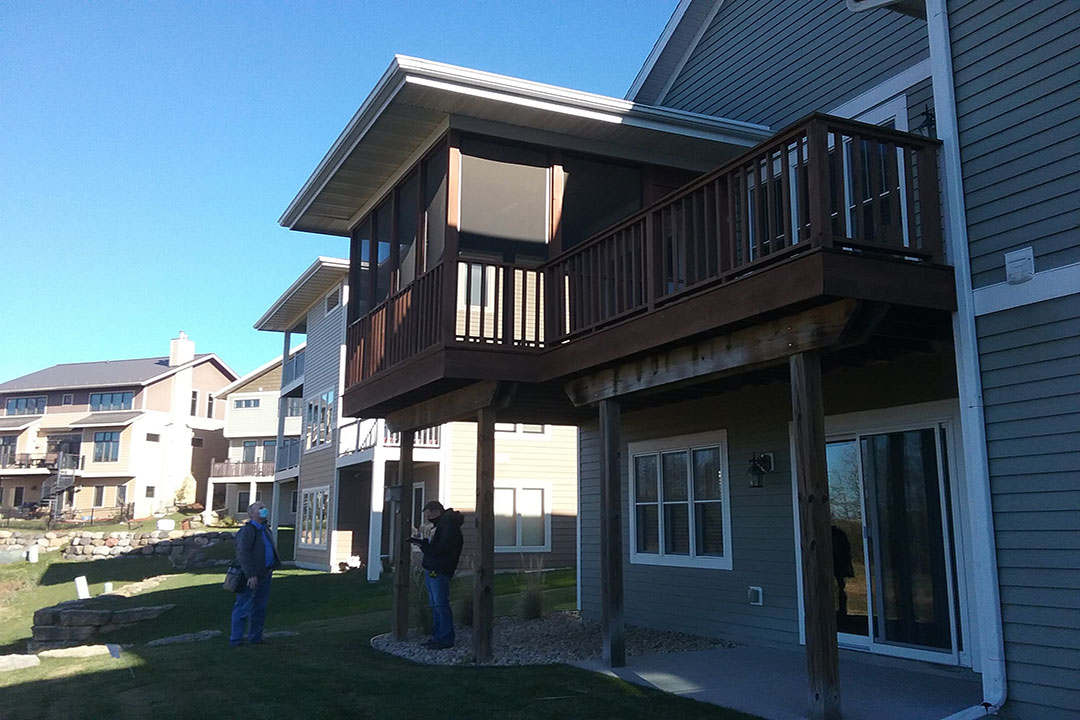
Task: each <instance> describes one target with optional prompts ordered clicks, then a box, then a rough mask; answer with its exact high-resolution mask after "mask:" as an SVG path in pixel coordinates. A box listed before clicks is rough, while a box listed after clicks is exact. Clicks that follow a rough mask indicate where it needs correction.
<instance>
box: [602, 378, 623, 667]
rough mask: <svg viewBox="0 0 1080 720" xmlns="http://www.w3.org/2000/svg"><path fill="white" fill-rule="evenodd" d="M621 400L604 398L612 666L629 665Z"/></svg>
mask: <svg viewBox="0 0 1080 720" xmlns="http://www.w3.org/2000/svg"><path fill="white" fill-rule="evenodd" d="M621 442H622V440H621V437H620V433H619V403H618V401H617V400H610V399H609V400H601V401H600V445H601V452H600V605H601V608H602V612H603V643H604V645H603V657H604V662H606V663H607V664H608V666H610V667H623V666H624V665H626V636H625V631H624V627H623V567H622V563H623V556H622V481H621V480H622V479H621V476H620V472H619V445H620V444H621Z"/></svg>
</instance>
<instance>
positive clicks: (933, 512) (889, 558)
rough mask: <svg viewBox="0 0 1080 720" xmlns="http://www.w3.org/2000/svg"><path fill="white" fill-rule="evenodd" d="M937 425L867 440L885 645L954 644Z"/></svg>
mask: <svg viewBox="0 0 1080 720" xmlns="http://www.w3.org/2000/svg"><path fill="white" fill-rule="evenodd" d="M935 436H936V433H935V431H934V430H933V429H931V428H927V429H922V430H910V431H905V432H896V433H888V434H882V435H872V436H868V437H864V438H863V439H862V443H861V445H862V447H861V450H862V462H863V476H864V482H865V483H866V485H867V491H868V493H869V494H870V497H869V498H868V503H872V504H873V508H874V513H873V515H872V517H871V522H872V524H873V525H875V526H876V527H872V528H871V531H872V532H874V534H875V537H876V540H877V545H878V547H877V548H876V550H875V551H874V553H873V554H872V556H871V558H870V561H871V577H872V578H874V587H873V593H876V596H877V599H876V600H874V601H873V604H874V637H875V640H876V641H878V642H884V643H892V644H901V645H914V646H924V647H937V648H942V649H946V650H949V649H951V648H952V635H951V627H950V621H949V594H948V576H947V572H948V571H947V558H946V551H945V543H944V528H943V526H942V517H941V495H940V493H941V485H940V477H939V473H938V461H937V443H936V437H935Z"/></svg>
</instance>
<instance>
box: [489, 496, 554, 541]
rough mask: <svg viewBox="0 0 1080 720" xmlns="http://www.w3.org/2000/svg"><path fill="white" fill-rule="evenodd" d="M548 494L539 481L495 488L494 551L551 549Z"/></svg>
mask: <svg viewBox="0 0 1080 720" xmlns="http://www.w3.org/2000/svg"><path fill="white" fill-rule="evenodd" d="M550 496H551V488H550V487H546V486H544V485H542V484H538V483H521V484H518V485H516V486H514V487H496V488H495V550H496V552H530V551H531V552H548V551H550V550H551V511H550V507H549V503H550Z"/></svg>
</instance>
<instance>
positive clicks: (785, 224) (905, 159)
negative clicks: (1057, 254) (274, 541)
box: [346, 115, 943, 388]
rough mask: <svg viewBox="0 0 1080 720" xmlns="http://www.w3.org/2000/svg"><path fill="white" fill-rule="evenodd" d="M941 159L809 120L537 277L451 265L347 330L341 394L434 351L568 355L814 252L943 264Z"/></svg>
mask: <svg viewBox="0 0 1080 720" xmlns="http://www.w3.org/2000/svg"><path fill="white" fill-rule="evenodd" d="M939 146H940V143H939V142H938V141H937V140H931V139H927V138H922V137H919V136H917V135H911V134H908V133H903V132H897V131H894V130H891V129H888V128H882V127H877V126H873V125H866V124H863V123H858V122H853V121H849V120H843V119H840V118H834V117H829V116H825V115H813V116H811V117H809V118H807V119H806V120H804V121H802V122H800V123H798V124H797V125H794V126H792V127H791V128H788V129H787V130H784V131H782V132H781V133H779V134H777V135H776V136H774V137H773V138H770V139H769V140H768V141H766V142H764V143H762V144H760V145H758V146H757V147H755V148H754V149H752V150H750V151H748V152H746V153H744V154H743V155H741V156H739V157H738V158H736V159H734V160H732V161H730V162H729V163H728V164H726V165H724V166H722V167H720V168H719V169H717V170H714V171H712V172H710V173H708V174H706V175H704V176H703V177H701V178H699V179H697V180H695V181H694V182H692V183H690V184H689V185H687V186H686V187H684V188H682V189H681V190H679V191H677V192H675V193H673V194H671V195H668V196H667V197H665V198H664V199H663V200H661V201H660V202H658V203H656V204H654V205H652V206H651V207H648V208H645V209H644V210H641V211H640V212H638V213H636V214H634V215H633V216H631V217H629V218H627V219H626V220H625V221H623V222H621V223H619V224H618V225H616V226H614V227H612V228H610V229H608V230H605V231H604V232H601V233H599V234H597V235H594V236H593V237H591V238H589V239H588V240H586V241H585V242H583V243H580V244H579V245H577V246H575V247H573V248H570V249H568V250H567V251H566V252H563V253H562V254H560V255H559V256H557V257H555V258H552V259H551V260H549V261H548V262H547V263H545V264H544V265H541V266H540V267H525V266H515V265H512V264H506V263H497V262H488V261H473V260H467V259H460V260H447V261H444V263H443V264H442V265H440V266H438V267H436V268H434V269H432V270H430V271H428V272H427V273H425V274H424V275H422V276H420V277H419V278H417V280H416V281H415V282H414V283H412V284H411V285H409V286H408V287H407V288H405V289H403V290H401V291H400V292H398V293H396V294H395V295H393V296H391V297H390V298H389V299H387V300H386V301H385V302H383V303H382V304H380V305H378V306H377V307H375V308H374V309H373V310H372V311H371V312H369V313H368V314H367V315H365V316H364V317H362V318H360V319H358V320H356V321H354V322H353V323H351V324H350V325H349V328H348V331H347V343H348V353H349V355H348V363H347V366H346V388H350V387H353V386H355V385H356V384H357V383H359V382H363V381H365V380H367V379H368V378H370V377H372V376H374V375H376V374H378V373H379V372H381V371H383V370H386V369H388V368H391V367H393V366H395V365H398V364H399V363H401V362H403V361H405V360H407V359H409V358H411V357H414V356H415V355H417V354H419V353H421V352H423V351H425V350H427V349H428V348H431V347H433V346H442V347H451V346H487V347H491V348H492V349H496V348H497V349H499V350H502V351H512V352H527V353H531V352H536V351H538V350H541V349H543V348H545V347H552V346H554V345H556V344H563V343H566V342H570V341H572V340H573V339H575V338H577V337H580V336H582V335H585V334H587V333H590V332H594V331H596V330H599V329H602V328H605V327H608V326H610V325H614V324H616V323H619V322H621V321H623V320H625V319H627V318H630V317H633V316H634V315H637V314H641V313H647V312H652V311H654V310H656V309H658V308H660V307H663V306H664V305H665V304H667V303H671V302H674V301H676V300H678V299H680V298H683V297H686V296H688V295H692V294H694V293H698V292H701V291H702V290H705V289H707V288H711V287H714V286H716V285H719V284H723V283H726V282H730V281H732V280H735V279H737V278H739V277H742V276H744V275H746V274H748V273H752V272H756V271H759V270H761V269H764V268H766V267H769V266H771V265H775V264H776V263H779V262H781V261H783V260H785V259H787V258H790V257H792V256H793V255H796V254H800V253H804V252H806V251H808V250H811V249H815V248H833V249H838V250H841V251H845V252H851V253H859V254H866V255H874V256H888V257H892V258H896V259H900V260H906V261H910V262H934V263H941V262H943V252H942V251H943V245H942V237H941V207H940V200H939V189H938V169H937V150H938V147H939ZM444 273H446V274H445V275H444ZM447 284H448V285H449V287H447ZM454 288H456V292H447V291H448V290H452V289H454Z"/></svg>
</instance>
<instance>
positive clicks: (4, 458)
mask: <svg viewBox="0 0 1080 720" xmlns="http://www.w3.org/2000/svg"><path fill="white" fill-rule="evenodd" d="M83 462H84V457H83V456H82V455H75V454H71V453H59V452H50V453H0V468H4V469H10V470H36V469H42V470H82V468H83Z"/></svg>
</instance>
